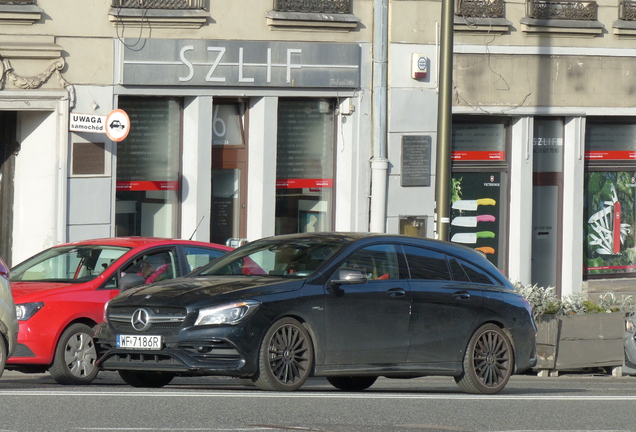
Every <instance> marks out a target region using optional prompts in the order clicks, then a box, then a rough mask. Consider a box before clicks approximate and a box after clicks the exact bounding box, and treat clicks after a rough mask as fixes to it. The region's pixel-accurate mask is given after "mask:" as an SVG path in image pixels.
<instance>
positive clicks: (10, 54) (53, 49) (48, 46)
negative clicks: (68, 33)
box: [0, 35, 62, 60]
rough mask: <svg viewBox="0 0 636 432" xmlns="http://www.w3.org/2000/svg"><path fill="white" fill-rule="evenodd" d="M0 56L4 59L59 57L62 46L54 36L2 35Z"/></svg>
mask: <svg viewBox="0 0 636 432" xmlns="http://www.w3.org/2000/svg"><path fill="white" fill-rule="evenodd" d="M0 57H1V58H3V59H23V58H27V59H45V60H46V59H58V58H60V57H62V47H61V46H60V45H58V44H56V43H55V38H54V37H53V36H31V35H29V36H27V35H2V36H0Z"/></svg>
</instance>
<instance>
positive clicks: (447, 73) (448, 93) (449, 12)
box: [435, 0, 455, 241]
mask: <svg viewBox="0 0 636 432" xmlns="http://www.w3.org/2000/svg"><path fill="white" fill-rule="evenodd" d="M453 1H454V0H442V25H441V38H440V64H439V71H440V72H439V80H440V85H439V101H438V105H437V159H436V180H435V216H436V218H437V225H436V228H437V238H439V239H440V240H446V241H448V231H449V227H450V184H451V172H450V168H451V163H450V162H451V159H450V156H451V125H452V114H453V101H452V86H453V20H454V16H455V12H454V5H453Z"/></svg>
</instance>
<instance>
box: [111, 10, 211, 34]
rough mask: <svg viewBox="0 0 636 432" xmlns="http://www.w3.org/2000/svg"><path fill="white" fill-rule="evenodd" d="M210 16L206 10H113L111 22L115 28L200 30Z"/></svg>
mask: <svg viewBox="0 0 636 432" xmlns="http://www.w3.org/2000/svg"><path fill="white" fill-rule="evenodd" d="M209 17H210V15H209V13H208V12H206V11H204V10H199V9H196V10H193V9H130V8H111V9H110V12H109V19H110V22H112V23H113V25H115V26H127V27H141V26H144V25H145V26H148V25H150V26H151V27H163V28H177V29H183V28H188V29H190V28H191V29H198V28H201V27H202V26H203V25H204V24H206V23H207V22H208V19H209Z"/></svg>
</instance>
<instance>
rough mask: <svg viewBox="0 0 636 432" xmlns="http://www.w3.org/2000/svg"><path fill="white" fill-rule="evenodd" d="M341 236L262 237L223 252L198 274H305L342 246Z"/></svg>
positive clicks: (319, 265) (302, 275) (292, 275)
mask: <svg viewBox="0 0 636 432" xmlns="http://www.w3.org/2000/svg"><path fill="white" fill-rule="evenodd" d="M343 245H344V242H343V241H342V240H340V241H338V240H328V241H325V239H324V238H323V239H312V240H306V239H302V240H297V239H296V240H292V239H290V240H262V241H256V242H254V243H249V244H247V245H246V246H243V247H241V248H240V249H237V250H236V251H235V252H231V253H230V254H228V255H225V256H223V257H221V258H219V259H217V260H216V261H214V262H213V263H211V264H210V265H209V266H208V267H206V268H204V269H203V270H202V271H201V272H200V273H198V274H199V275H203V276H210V275H272V276H286V277H306V276H309V275H311V274H312V273H314V272H315V271H316V270H317V269H319V268H320V267H321V266H322V264H323V263H324V262H325V261H327V260H329V258H331V257H332V256H333V255H334V254H335V253H336V252H337V251H338V250H339V249H340V248H341V247H343Z"/></svg>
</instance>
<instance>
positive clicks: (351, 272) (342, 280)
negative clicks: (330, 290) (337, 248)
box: [331, 267, 368, 285]
mask: <svg viewBox="0 0 636 432" xmlns="http://www.w3.org/2000/svg"><path fill="white" fill-rule="evenodd" d="M367 280H368V279H367V275H366V273H364V272H363V271H362V270H358V269H353V268H347V267H342V268H341V269H339V270H338V274H337V278H336V279H335V280H332V281H331V283H333V284H335V285H352V284H363V283H366V282H367Z"/></svg>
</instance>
